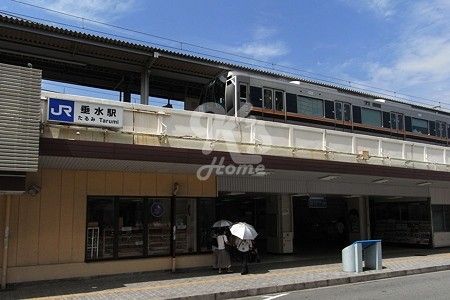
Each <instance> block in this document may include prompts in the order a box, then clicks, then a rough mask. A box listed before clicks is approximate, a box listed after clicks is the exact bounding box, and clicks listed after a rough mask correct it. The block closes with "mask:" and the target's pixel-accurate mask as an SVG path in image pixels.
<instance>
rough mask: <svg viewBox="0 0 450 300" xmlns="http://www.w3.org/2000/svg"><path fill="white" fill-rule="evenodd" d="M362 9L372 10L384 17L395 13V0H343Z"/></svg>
mask: <svg viewBox="0 0 450 300" xmlns="http://www.w3.org/2000/svg"><path fill="white" fill-rule="evenodd" d="M341 1H343V2H345V3H347V4H348V5H351V6H353V7H355V8H357V9H358V10H361V11H371V12H374V13H375V14H377V15H379V16H382V17H390V16H392V15H394V14H395V12H396V11H395V6H396V4H397V3H396V2H395V0H341Z"/></svg>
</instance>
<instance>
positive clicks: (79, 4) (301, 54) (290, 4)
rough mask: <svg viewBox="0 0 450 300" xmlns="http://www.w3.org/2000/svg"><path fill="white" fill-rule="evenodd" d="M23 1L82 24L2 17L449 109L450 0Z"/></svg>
mask: <svg viewBox="0 0 450 300" xmlns="http://www.w3.org/2000/svg"><path fill="white" fill-rule="evenodd" d="M21 1H24V2H28V3H32V4H34V5H39V6H43V7H46V8H48V9H53V10H56V11H60V12H65V13H69V14H73V15H77V16H80V17H83V18H85V19H79V18H73V17H70V16H65V15H61V14H58V13H54V12H51V11H44V10H41V9H38V8H33V7H30V6H27V5H23V4H20V3H18V2H15V1H11V0H3V1H1V2H0V10H2V11H8V12H14V13H16V14H22V15H26V16H31V17H35V18H41V19H47V20H52V21H54V22H59V23H64V24H68V25H72V26H78V27H80V28H81V30H82V28H83V27H84V28H85V29H93V30H96V32H102V33H105V34H106V33H109V34H115V35H116V36H121V37H123V38H128V39H133V40H134V41H137V40H139V41H142V42H144V41H145V42H149V43H153V44H157V45H164V46H168V47H171V49H172V50H177V49H178V50H179V49H183V50H184V51H186V50H188V51H193V53H194V54H196V55H205V54H206V55H210V57H211V56H213V57H216V58H218V59H221V58H224V59H231V60H233V61H236V62H242V63H251V64H254V65H262V66H264V67H268V68H273V69H275V70H281V71H283V72H291V73H295V74H297V75H300V76H303V77H310V78H316V79H320V80H326V81H332V82H337V83H340V84H346V85H350V86H353V87H356V88H360V89H370V90H373V89H374V87H376V88H377V89H383V90H379V91H380V92H383V93H384V92H386V91H385V90H388V91H392V92H395V93H396V94H395V95H398V96H400V97H406V96H408V95H411V96H414V97H415V98H413V99H414V101H416V102H419V103H423V104H428V105H431V106H435V105H439V103H440V104H441V106H442V107H446V105H447V108H450V18H449V16H450V0H328V1H321V0H302V1H295V0H292V1H288V0H285V1H277V0H272V1H270V0H257V1H255V0H248V1H211V0H210V1H202V0H197V1H186V0H178V1H177V0H152V1H145V0H77V1H73V0H34V1H33V0H21ZM87 19H92V20H96V21H99V22H103V23H108V24H113V25H117V26H121V27H126V28H129V29H133V30H135V31H139V32H144V33H147V34H149V35H157V36H161V37H165V38H168V39H171V40H173V41H169V40H164V39H158V38H155V37H152V36H149V35H143V34H138V33H136V32H130V31H126V30H122V29H118V28H112V27H110V26H107V25H102V24H98V23H93V22H90V21H88V20H87ZM73 29H77V28H76V27H73ZM77 30H78V29H77ZM176 41H182V42H183V43H179V42H176ZM193 45H199V46H202V47H206V48H211V49H217V50H220V51H222V52H216V51H211V50H207V49H204V48H200V47H196V46H193ZM229 53H232V54H235V55H237V56H231V55H230V54H229ZM249 58H251V59H253V60H251V59H249ZM265 62H269V63H265ZM403 94H404V95H406V96H404V95H403ZM410 98H411V97H410Z"/></svg>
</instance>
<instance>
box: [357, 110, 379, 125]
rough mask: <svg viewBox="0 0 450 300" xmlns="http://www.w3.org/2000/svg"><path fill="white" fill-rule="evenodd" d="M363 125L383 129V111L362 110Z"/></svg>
mask: <svg viewBox="0 0 450 300" xmlns="http://www.w3.org/2000/svg"><path fill="white" fill-rule="evenodd" d="M361 123H362V124H366V125H371V126H376V127H381V111H379V110H373V109H369V108H361Z"/></svg>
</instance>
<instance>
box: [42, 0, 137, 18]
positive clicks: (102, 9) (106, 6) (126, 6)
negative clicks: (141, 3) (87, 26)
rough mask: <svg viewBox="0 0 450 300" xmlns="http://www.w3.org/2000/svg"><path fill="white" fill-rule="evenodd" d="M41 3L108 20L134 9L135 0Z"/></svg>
mask: <svg viewBox="0 0 450 300" xmlns="http://www.w3.org/2000/svg"><path fill="white" fill-rule="evenodd" d="M41 2H42V3H41V4H40V5H44V6H45V7H47V8H49V9H53V10H56V11H60V12H64V13H67V14H71V15H76V16H80V17H83V18H86V19H93V20H96V21H101V22H107V21H111V20H114V19H117V18H119V17H121V16H122V15H123V14H125V13H127V12H129V11H130V10H132V9H133V7H134V4H135V1H134V0H77V1H73V0H44V1H41Z"/></svg>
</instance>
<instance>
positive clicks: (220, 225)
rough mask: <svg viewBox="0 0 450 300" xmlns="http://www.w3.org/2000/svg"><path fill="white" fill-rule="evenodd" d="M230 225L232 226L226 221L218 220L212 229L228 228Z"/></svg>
mask: <svg viewBox="0 0 450 300" xmlns="http://www.w3.org/2000/svg"><path fill="white" fill-rule="evenodd" d="M231 225H233V223H231V222H230V221H228V220H219V221H217V222H216V223H214V224H213V226H212V227H213V228H221V227H230V226H231Z"/></svg>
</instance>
